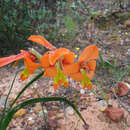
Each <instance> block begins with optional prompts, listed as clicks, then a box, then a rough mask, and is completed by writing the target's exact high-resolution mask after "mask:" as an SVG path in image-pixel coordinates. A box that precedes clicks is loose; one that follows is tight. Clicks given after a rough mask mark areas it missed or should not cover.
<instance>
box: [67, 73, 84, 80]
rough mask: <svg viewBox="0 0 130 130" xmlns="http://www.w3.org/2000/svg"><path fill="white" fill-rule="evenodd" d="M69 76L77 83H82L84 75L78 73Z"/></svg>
mask: <svg viewBox="0 0 130 130" xmlns="http://www.w3.org/2000/svg"><path fill="white" fill-rule="evenodd" d="M69 76H70V77H71V78H72V79H74V80H77V81H82V80H83V75H82V73H80V72H78V73H74V74H69Z"/></svg>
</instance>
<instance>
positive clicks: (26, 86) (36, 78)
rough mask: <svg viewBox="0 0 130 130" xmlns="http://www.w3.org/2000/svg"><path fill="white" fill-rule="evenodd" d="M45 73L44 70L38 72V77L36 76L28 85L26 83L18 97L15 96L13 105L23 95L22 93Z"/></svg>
mask: <svg viewBox="0 0 130 130" xmlns="http://www.w3.org/2000/svg"><path fill="white" fill-rule="evenodd" d="M43 74H44V72H43V71H42V72H41V73H40V74H38V75H37V76H36V77H34V78H33V79H32V80H31V81H30V82H29V83H28V84H27V85H25V87H24V88H23V89H22V90H21V91H20V92H19V94H18V95H17V97H16V98H15V100H14V101H13V103H12V104H11V107H12V106H13V105H14V104H15V102H16V101H17V99H18V98H19V97H20V96H21V94H22V93H23V92H24V91H25V90H26V89H27V88H28V87H29V86H30V85H31V84H32V83H34V82H35V81H36V80H38V79H39V78H40V77H41V76H42V75H43Z"/></svg>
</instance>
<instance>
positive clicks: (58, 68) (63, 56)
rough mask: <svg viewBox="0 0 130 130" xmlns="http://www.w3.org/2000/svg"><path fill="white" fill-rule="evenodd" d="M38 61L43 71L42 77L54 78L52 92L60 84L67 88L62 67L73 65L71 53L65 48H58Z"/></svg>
mask: <svg viewBox="0 0 130 130" xmlns="http://www.w3.org/2000/svg"><path fill="white" fill-rule="evenodd" d="M40 61H41V66H42V67H43V69H44V71H45V72H44V76H47V77H50V78H54V90H56V88H57V87H59V86H61V85H62V84H63V85H64V86H65V87H68V80H67V78H66V77H65V75H64V73H63V72H62V67H63V65H67V64H72V63H74V53H73V52H71V51H69V50H68V49H66V48H59V49H56V50H55V51H50V52H47V53H45V54H44V55H43V56H42V57H41V60H40Z"/></svg>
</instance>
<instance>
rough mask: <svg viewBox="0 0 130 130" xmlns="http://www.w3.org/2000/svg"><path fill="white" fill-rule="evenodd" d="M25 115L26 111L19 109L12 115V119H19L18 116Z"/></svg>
mask: <svg viewBox="0 0 130 130" xmlns="http://www.w3.org/2000/svg"><path fill="white" fill-rule="evenodd" d="M26 113H27V111H26V109H20V110H19V111H17V112H16V113H15V115H14V118H17V117H20V116H24V115H25V114H26Z"/></svg>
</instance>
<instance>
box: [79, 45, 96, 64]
mask: <svg viewBox="0 0 130 130" xmlns="http://www.w3.org/2000/svg"><path fill="white" fill-rule="evenodd" d="M97 58H98V47H97V46H96V45H89V46H88V47H86V48H85V49H84V50H83V52H82V54H81V55H80V57H79V62H85V61H88V60H94V59H97Z"/></svg>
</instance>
